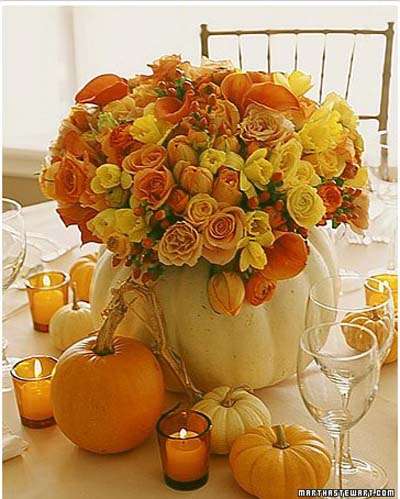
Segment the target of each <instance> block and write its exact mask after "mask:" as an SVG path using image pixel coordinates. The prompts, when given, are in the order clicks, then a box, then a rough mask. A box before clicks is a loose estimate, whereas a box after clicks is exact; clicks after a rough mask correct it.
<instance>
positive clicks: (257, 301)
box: [246, 272, 276, 306]
mask: <svg viewBox="0 0 400 499" xmlns="http://www.w3.org/2000/svg"><path fill="white" fill-rule="evenodd" d="M275 288H276V281H274V280H273V279H269V278H268V277H265V276H264V275H263V274H262V272H254V273H253V274H252V276H251V277H250V279H249V280H248V281H247V284H246V300H247V301H248V302H249V303H250V304H251V305H254V306H257V305H261V304H262V303H265V302H267V301H270V300H271V299H272V296H273V294H274V292H275Z"/></svg>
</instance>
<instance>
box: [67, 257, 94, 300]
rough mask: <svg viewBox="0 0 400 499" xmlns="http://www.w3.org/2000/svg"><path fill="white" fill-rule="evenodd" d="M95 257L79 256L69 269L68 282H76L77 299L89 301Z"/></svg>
mask: <svg viewBox="0 0 400 499" xmlns="http://www.w3.org/2000/svg"><path fill="white" fill-rule="evenodd" d="M96 263H97V255H95V254H89V255H84V256H81V257H80V258H79V259H78V260H77V261H76V262H75V263H74V264H73V265H72V267H71V268H70V271H69V275H70V278H71V280H70V282H71V284H72V283H73V282H76V293H77V299H78V300H80V301H87V302H88V301H89V294H90V285H91V283H92V277H93V273H94V269H95V268H96Z"/></svg>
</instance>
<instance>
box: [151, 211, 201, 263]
mask: <svg viewBox="0 0 400 499" xmlns="http://www.w3.org/2000/svg"><path fill="white" fill-rule="evenodd" d="M201 249H202V237H201V235H200V234H199V233H198V232H197V230H196V229H195V228H194V227H192V226H191V225H190V224H189V223H188V222H185V221H182V222H176V223H175V224H174V225H171V226H170V227H168V229H167V230H166V231H165V232H164V235H163V236H162V238H161V241H160V244H159V245H158V259H159V260H160V262H161V263H163V264H164V265H177V266H178V267H181V266H182V265H185V264H186V265H189V267H193V266H194V265H196V263H197V261H198V259H199V258H200V255H201Z"/></svg>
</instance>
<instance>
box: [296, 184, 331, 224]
mask: <svg viewBox="0 0 400 499" xmlns="http://www.w3.org/2000/svg"><path fill="white" fill-rule="evenodd" d="M286 204H287V210H288V212H289V215H290V216H291V217H292V219H293V220H294V221H295V222H296V223H297V224H298V225H300V227H305V228H307V229H310V228H311V227H312V226H313V225H315V224H317V223H318V222H319V221H320V220H321V218H322V217H323V216H324V214H325V211H326V210H325V206H324V203H323V202H322V199H321V198H320V197H319V196H318V193H317V191H316V189H314V188H313V187H311V186H309V185H299V186H297V187H295V188H293V189H290V190H289V191H288V195H287V203H286Z"/></svg>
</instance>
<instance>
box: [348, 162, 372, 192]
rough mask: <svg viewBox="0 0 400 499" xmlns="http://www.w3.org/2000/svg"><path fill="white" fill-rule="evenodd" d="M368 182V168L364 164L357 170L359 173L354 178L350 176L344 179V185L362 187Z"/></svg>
mask: <svg viewBox="0 0 400 499" xmlns="http://www.w3.org/2000/svg"><path fill="white" fill-rule="evenodd" d="M367 184H368V168H367V167H366V166H362V167H361V168H359V169H358V170H357V175H356V176H355V177H354V178H348V179H346V180H345V181H344V185H347V186H348V187H355V188H356V189H361V188H362V187H365V186H366V185H367Z"/></svg>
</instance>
